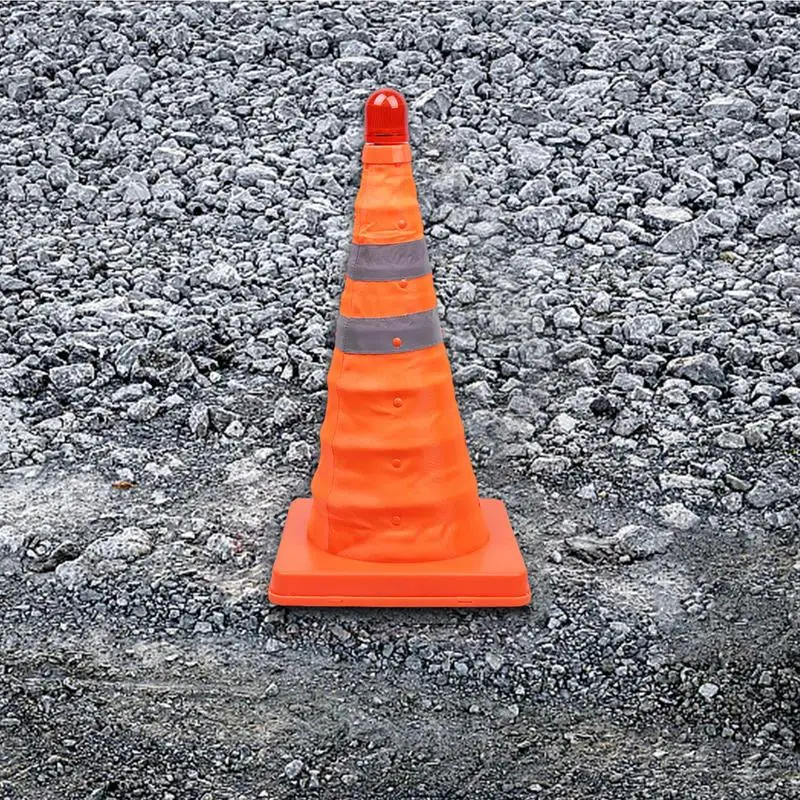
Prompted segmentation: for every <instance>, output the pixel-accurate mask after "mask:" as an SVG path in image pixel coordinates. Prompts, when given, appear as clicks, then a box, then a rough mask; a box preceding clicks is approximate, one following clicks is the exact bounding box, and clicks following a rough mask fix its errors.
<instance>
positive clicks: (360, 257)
mask: <svg viewBox="0 0 800 800" xmlns="http://www.w3.org/2000/svg"><path fill="white" fill-rule="evenodd" d="M430 271H431V262H430V261H428V249H427V247H426V246H425V240H424V239H417V240H416V241H414V242H403V243H402V244H351V245H350V255H349V256H348V258H347V275H348V276H349V277H350V278H352V279H353V280H355V281H396V280H399V279H400V278H421V277H422V276H423V275H428V274H429V273H430Z"/></svg>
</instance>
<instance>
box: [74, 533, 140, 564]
mask: <svg viewBox="0 0 800 800" xmlns="http://www.w3.org/2000/svg"><path fill="white" fill-rule="evenodd" d="M152 550H153V542H152V540H151V539H150V535H149V534H148V533H147V532H146V531H143V530H142V529H141V528H137V527H135V526H131V527H128V528H123V530H121V531H120V532H119V533H115V534H112V535H111V536H107V537H105V538H103V539H96V540H95V541H93V542H92V543H91V544H90V545H89V546H88V547H87V548H86V550H85V551H84V553H83V556H81V558H83V559H105V558H108V559H120V560H122V561H134V560H135V559H137V558H141V557H142V556H146V555H148V554H149V553H151V552H152Z"/></svg>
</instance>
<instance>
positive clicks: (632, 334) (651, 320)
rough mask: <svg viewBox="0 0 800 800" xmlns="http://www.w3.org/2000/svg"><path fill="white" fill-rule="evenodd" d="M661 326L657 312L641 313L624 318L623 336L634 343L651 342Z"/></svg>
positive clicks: (659, 331) (660, 329)
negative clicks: (630, 317) (627, 318)
mask: <svg viewBox="0 0 800 800" xmlns="http://www.w3.org/2000/svg"><path fill="white" fill-rule="evenodd" d="M662 328H663V326H662V324H661V319H660V318H659V317H658V315H657V314H642V315H641V316H636V317H633V318H632V319H629V320H626V321H625V323H624V325H623V331H624V333H625V338H626V339H627V340H628V341H629V342H633V343H634V344H652V342H653V339H654V338H655V337H656V336H657V335H658V334H659V333H661V331H662Z"/></svg>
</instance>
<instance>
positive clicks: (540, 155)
mask: <svg viewBox="0 0 800 800" xmlns="http://www.w3.org/2000/svg"><path fill="white" fill-rule="evenodd" d="M511 158H512V161H513V162H514V164H516V165H518V166H520V167H524V168H525V169H526V170H528V171H529V172H532V173H537V172H542V171H543V170H545V169H547V167H548V166H549V164H550V162H551V161H552V160H553V152H552V151H551V150H550V149H549V148H547V147H545V146H544V145H541V144H539V143H538V142H516V143H515V144H513V145H512V147H511Z"/></svg>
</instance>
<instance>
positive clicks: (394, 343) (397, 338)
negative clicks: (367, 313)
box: [392, 336, 403, 347]
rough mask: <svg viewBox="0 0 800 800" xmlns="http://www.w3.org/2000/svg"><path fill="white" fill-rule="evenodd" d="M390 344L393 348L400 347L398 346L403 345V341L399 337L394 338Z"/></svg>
mask: <svg viewBox="0 0 800 800" xmlns="http://www.w3.org/2000/svg"><path fill="white" fill-rule="evenodd" d="M392 344H393V345H394V346H395V347H400V345H401V344H403V340H402V339H401V338H400V337H399V336H395V337H394V339H392Z"/></svg>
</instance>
